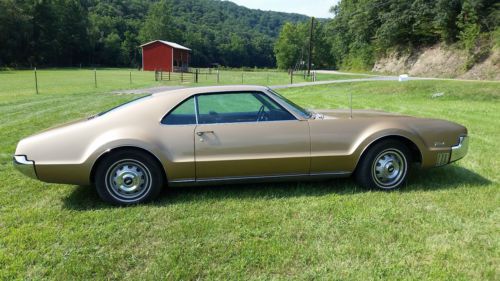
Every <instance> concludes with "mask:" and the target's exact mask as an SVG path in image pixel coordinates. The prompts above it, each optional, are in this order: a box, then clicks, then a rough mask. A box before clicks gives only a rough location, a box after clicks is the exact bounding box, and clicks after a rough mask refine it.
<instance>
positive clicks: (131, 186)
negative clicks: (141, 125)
mask: <svg viewBox="0 0 500 281" xmlns="http://www.w3.org/2000/svg"><path fill="white" fill-rule="evenodd" d="M162 169H163V168H162V167H161V166H160V165H159V164H158V162H157V161H156V159H154V158H153V157H152V156H150V155H148V154H146V153H143V152H140V151H135V150H121V151H118V152H111V154H110V155H108V156H106V158H104V159H103V160H102V161H101V163H99V166H98V167H97V170H96V173H95V186H96V189H97V193H98V194H99V197H101V199H102V200H104V201H106V202H108V203H111V204H114V205H122V206H124V205H133V204H140V203H145V202H149V201H151V200H153V199H155V198H156V197H158V195H159V194H160V192H161V190H162V188H163V186H164V184H165V179H164V176H163V172H162Z"/></svg>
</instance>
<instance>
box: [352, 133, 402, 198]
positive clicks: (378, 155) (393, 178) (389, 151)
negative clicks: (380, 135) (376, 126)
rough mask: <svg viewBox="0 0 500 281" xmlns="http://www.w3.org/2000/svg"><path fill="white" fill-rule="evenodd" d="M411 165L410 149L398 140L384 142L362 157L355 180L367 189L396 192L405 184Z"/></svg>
mask: <svg viewBox="0 0 500 281" xmlns="http://www.w3.org/2000/svg"><path fill="white" fill-rule="evenodd" d="M410 163H411V152H410V150H409V149H408V147H406V146H405V145H404V144H402V143H401V142H399V141H396V140H383V141H381V142H379V143H376V144H375V145H373V146H372V147H370V148H369V150H368V151H367V152H366V153H365V155H364V156H363V157H362V159H361V162H360V163H359V166H358V167H357V169H356V174H355V178H356V181H357V182H358V184H360V185H361V186H364V187H366V188H378V189H383V190H394V189H397V188H399V187H401V186H402V185H403V184H404V183H405V181H406V179H407V176H408V169H409V166H410V165H409V164H410Z"/></svg>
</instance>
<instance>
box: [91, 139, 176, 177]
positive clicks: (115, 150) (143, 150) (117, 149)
mask: <svg viewBox="0 0 500 281" xmlns="http://www.w3.org/2000/svg"><path fill="white" fill-rule="evenodd" d="M124 150H128V151H130V150H135V151H138V152H141V153H144V154H147V155H149V156H151V157H152V158H153V159H154V160H155V161H156V163H158V165H160V167H162V169H161V172H162V174H163V178H164V179H165V180H166V179H167V175H166V174H165V168H164V167H163V164H162V163H161V161H160V160H159V159H158V157H156V156H155V155H154V154H153V153H151V152H149V151H148V150H146V149H143V148H140V147H136V146H121V147H117V148H113V149H111V150H108V151H106V152H105V153H103V154H102V155H101V156H99V158H97V160H96V161H95V162H94V165H93V166H92V170H91V171H90V182H91V183H94V179H95V173H96V170H97V167H99V164H100V163H101V162H102V160H103V159H105V158H106V157H108V156H109V155H111V153H115V152H118V151H124Z"/></svg>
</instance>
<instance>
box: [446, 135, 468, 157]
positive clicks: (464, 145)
mask: <svg viewBox="0 0 500 281" xmlns="http://www.w3.org/2000/svg"><path fill="white" fill-rule="evenodd" d="M468 151H469V137H468V136H462V137H460V140H459V142H458V144H457V145H455V146H452V147H451V155H450V163H451V162H455V161H457V160H460V159H462V158H464V157H465V155H467V152H468Z"/></svg>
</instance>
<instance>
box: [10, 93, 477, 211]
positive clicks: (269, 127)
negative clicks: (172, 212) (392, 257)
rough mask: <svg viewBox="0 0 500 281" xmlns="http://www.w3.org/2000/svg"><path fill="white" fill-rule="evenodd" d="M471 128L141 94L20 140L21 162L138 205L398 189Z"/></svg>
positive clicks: (49, 177)
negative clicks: (212, 192) (199, 195)
mask: <svg viewBox="0 0 500 281" xmlns="http://www.w3.org/2000/svg"><path fill="white" fill-rule="evenodd" d="M467 147H468V137H467V129H466V128H465V127H464V126H461V125H458V124H455V123H452V122H448V121H443V120H435V119H424V118H415V117H410V116H402V115H396V114H391V113H385V112H380V111H369V110H354V111H352V112H351V111H349V110H318V111H308V110H306V109H303V108H301V107H300V106H298V105H296V104H294V103H293V102H291V101H289V100H287V99H286V98H284V97H283V96H281V95H279V94H278V93H276V92H274V91H273V90H271V89H269V88H266V87H260V86H221V87H205V88H188V89H181V90H175V91H170V92H164V93H158V94H153V95H149V96H145V97H141V98H139V99H137V100H135V101H132V102H129V103H126V104H124V105H121V106H119V107H116V108H114V109H111V110H109V111H106V112H103V113H100V114H98V115H96V116H93V117H90V118H88V119H85V120H80V121H77V122H74V123H72V124H67V125H63V126H61V127H58V128H54V129H50V130H47V131H44V132H42V133H39V134H37V135H34V136H31V137H28V138H25V139H23V140H21V141H20V142H19V144H18V146H17V149H16V152H15V156H14V165H15V166H16V167H17V168H18V169H19V170H20V171H21V172H23V173H24V174H25V175H27V176H30V177H33V178H37V179H39V180H42V181H45V182H51V183H67V184H78V185H89V184H94V185H95V186H96V188H97V191H98V193H99V195H100V196H101V198H102V199H104V200H105V201H108V202H111V203H114V204H122V205H127V204H136V203H141V202H145V201H148V200H151V199H152V198H154V197H156V196H157V195H158V194H159V192H160V190H161V189H162V187H163V186H165V185H167V184H168V185H170V186H173V185H181V184H183V185H194V184H203V183H211V184H213V183H222V182H231V183H234V182H240V181H244V182H246V181H251V180H258V181H266V180H276V179H277V180H284V179H299V178H300V179H303V178H312V177H325V178H330V177H347V176H350V175H352V174H353V175H354V176H355V179H356V181H357V182H358V183H359V184H360V185H362V186H365V187H367V188H380V189H385V190H392V189H396V188H398V187H400V186H401V185H402V184H403V183H404V181H405V180H406V178H407V175H408V168H409V167H410V165H411V164H412V163H419V164H420V166H421V167H423V168H428V167H435V166H442V165H445V164H448V163H450V162H453V161H456V160H458V159H460V158H462V157H464V156H465V154H466V153H467Z"/></svg>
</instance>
